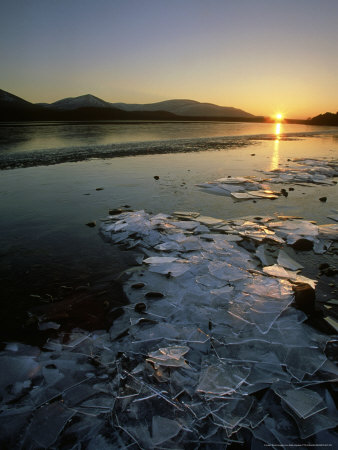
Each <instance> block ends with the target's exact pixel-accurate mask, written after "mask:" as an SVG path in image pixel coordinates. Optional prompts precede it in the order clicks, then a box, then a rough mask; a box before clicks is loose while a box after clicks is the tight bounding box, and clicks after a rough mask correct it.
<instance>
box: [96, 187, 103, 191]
mask: <svg viewBox="0 0 338 450" xmlns="http://www.w3.org/2000/svg"><path fill="white" fill-rule="evenodd" d="M103 189H104V188H103V187H99V188H96V190H97V191H103Z"/></svg>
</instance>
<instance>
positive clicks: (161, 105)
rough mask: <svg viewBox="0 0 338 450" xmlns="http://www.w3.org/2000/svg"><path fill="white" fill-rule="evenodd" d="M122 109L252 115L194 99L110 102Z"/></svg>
mask: <svg viewBox="0 0 338 450" xmlns="http://www.w3.org/2000/svg"><path fill="white" fill-rule="evenodd" d="M112 105H113V106H115V107H116V108H120V109H122V110H124V111H168V112H171V113H173V114H177V115H179V116H205V117H254V116H253V115H252V114H249V113H247V112H246V111H243V110H241V109H237V108H233V107H230V106H218V105H214V104H213V103H200V102H197V101H195V100H185V99H183V100H180V99H177V100H166V101H163V102H157V103H148V104H128V103H112Z"/></svg>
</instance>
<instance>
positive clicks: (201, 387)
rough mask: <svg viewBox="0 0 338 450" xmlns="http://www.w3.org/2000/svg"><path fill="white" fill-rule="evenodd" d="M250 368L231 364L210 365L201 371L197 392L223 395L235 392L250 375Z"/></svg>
mask: <svg viewBox="0 0 338 450" xmlns="http://www.w3.org/2000/svg"><path fill="white" fill-rule="evenodd" d="M249 372H250V369H249V368H248V367H245V366H236V365H231V364H229V363H228V364H226V365H225V364H219V365H217V366H215V365H210V366H208V367H207V368H206V369H204V370H203V371H202V373H201V376H200V380H199V384H198V386H197V392H201V393H204V394H207V395H211V396H214V395H216V396H219V395H220V396H223V395H228V394H231V393H232V392H234V391H235V390H236V389H237V388H238V387H239V386H240V385H241V384H243V383H244V381H245V379H246V378H247V376H248V375H249Z"/></svg>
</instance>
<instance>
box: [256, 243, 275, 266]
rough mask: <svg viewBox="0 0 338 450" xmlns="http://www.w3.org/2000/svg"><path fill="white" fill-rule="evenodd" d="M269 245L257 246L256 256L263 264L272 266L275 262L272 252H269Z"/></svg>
mask: <svg viewBox="0 0 338 450" xmlns="http://www.w3.org/2000/svg"><path fill="white" fill-rule="evenodd" d="M269 249H270V247H269V246H267V245H266V244H261V245H259V246H258V247H257V250H256V256H257V258H258V259H259V260H260V261H261V263H262V265H263V266H272V265H273V264H274V262H275V260H274V258H273V256H272V252H269V251H268V250H269Z"/></svg>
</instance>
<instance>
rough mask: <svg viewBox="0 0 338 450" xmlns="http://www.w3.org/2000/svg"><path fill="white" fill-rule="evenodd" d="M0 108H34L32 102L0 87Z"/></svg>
mask: <svg viewBox="0 0 338 450" xmlns="http://www.w3.org/2000/svg"><path fill="white" fill-rule="evenodd" d="M0 108H8V109H11V110H12V109H22V108H24V109H35V105H34V104H33V103H30V102H27V101H26V100H24V99H23V98H20V97H17V96H16V95H13V94H10V93H9V92H6V91H3V90H2V89H0Z"/></svg>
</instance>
